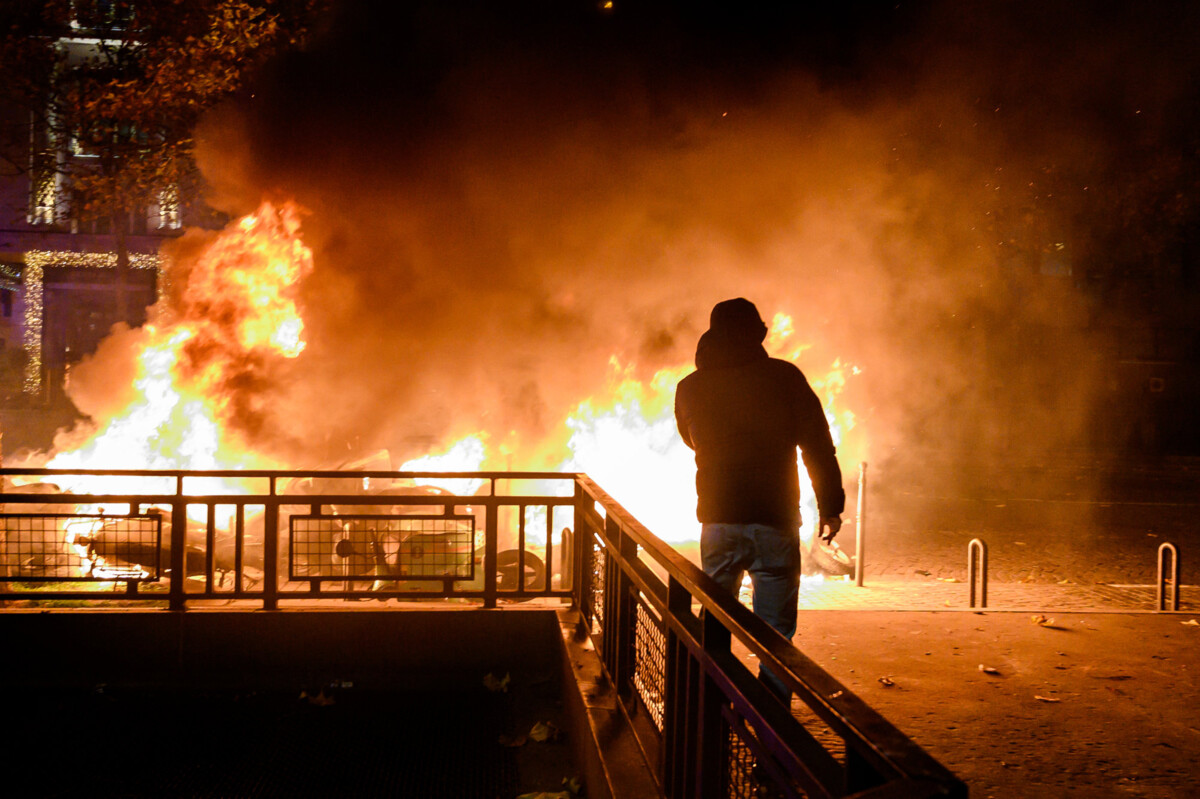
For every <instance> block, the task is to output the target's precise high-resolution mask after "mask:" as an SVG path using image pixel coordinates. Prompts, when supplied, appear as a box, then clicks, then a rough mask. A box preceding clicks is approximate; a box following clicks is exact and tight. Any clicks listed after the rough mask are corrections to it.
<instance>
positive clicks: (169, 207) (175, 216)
mask: <svg viewBox="0 0 1200 799" xmlns="http://www.w3.org/2000/svg"><path fill="white" fill-rule="evenodd" d="M180 225H181V220H180V215H179V187H178V186H171V187H170V188H166V189H163V190H162V191H160V192H159V193H158V226H159V227H160V228H162V229H165V230H178V229H179V227H180Z"/></svg>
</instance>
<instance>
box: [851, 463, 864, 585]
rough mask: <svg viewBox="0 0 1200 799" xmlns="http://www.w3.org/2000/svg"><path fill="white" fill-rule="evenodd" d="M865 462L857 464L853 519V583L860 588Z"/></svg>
mask: <svg viewBox="0 0 1200 799" xmlns="http://www.w3.org/2000/svg"><path fill="white" fill-rule="evenodd" d="M866 540H867V462H866V461H863V462H862V463H860V464H858V515H857V516H856V517H855V521H854V584H855V585H856V586H858V587H859V588H862V584H863V569H864V568H865V566H864V565H863V558H864V557H865V556H866V552H867V544H866Z"/></svg>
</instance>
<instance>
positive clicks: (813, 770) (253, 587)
mask: <svg viewBox="0 0 1200 799" xmlns="http://www.w3.org/2000/svg"><path fill="white" fill-rule="evenodd" d="M434 477H436V478H438V479H439V480H452V481H460V482H461V486H460V487H461V488H463V490H462V491H459V492H457V493H450V492H449V491H447V490H445V489H436V488H429V487H421V486H420V485H418V482H417V481H419V480H421V479H422V478H434ZM0 478H3V485H4V493H3V495H2V496H0V530H2V534H3V539H2V540H0V589H3V590H4V591H5V593H3V594H0V600H5V601H13V600H29V599H34V600H97V599H111V598H114V597H113V594H112V593H104V591H101V590H98V589H104V590H105V591H112V590H113V588H112V587H116V588H117V589H123V590H121V592H120V593H119V594H117V596H116V597H115V598H116V599H118V600H119V601H121V602H127V603H128V602H132V603H143V602H144V603H157V604H158V605H165V606H166V607H168V608H171V609H174V610H179V611H182V610H185V609H186V608H187V607H188V605H189V604H190V603H204V602H208V601H211V600H226V601H228V602H231V603H237V602H241V603H243V604H246V605H247V606H249V607H262V608H265V609H276V608H279V607H280V606H281V603H283V604H289V605H302V604H306V603H309V604H311V603H312V602H313V601H314V600H334V599H340V600H347V601H349V600H361V599H365V598H373V599H393V598H394V599H432V598H439V599H446V598H451V599H458V600H462V601H467V602H471V603H473V604H475V605H477V606H478V605H482V606H483V607H495V606H497V605H498V604H499V603H501V602H508V601H514V602H519V601H525V600H529V599H532V598H535V597H542V598H551V599H558V600H561V601H563V602H566V601H570V602H571V603H572V604H573V605H574V606H575V608H576V609H577V611H578V614H579V616H580V618H581V627H580V630H579V633H580V634H581V635H586V636H589V637H590V638H591V640H592V641H593V643H594V645H595V648H596V651H597V654H598V655H599V656H600V658H601V660H602V661H603V663H604V666H605V669H606V670H607V673H608V676H609V679H610V685H611V688H612V690H613V691H615V693H616V697H617V699H618V700H619V704H620V707H621V708H622V711H623V712H624V713H625V715H626V716H627V717H628V719H629V721H630V727H631V729H632V730H633V732H634V734H635V736H636V738H637V740H638V743H639V745H640V746H641V749H642V752H643V754H644V755H645V757H646V762H647V763H648V764H649V765H650V766H651V767H652V769H653V770H654V772H655V774H656V777H657V779H658V781H659V784H660V787H661V789H662V791H663V794H664V795H665V796H667V797H671V799H682V797H706V798H707V797H754V796H763V795H770V796H784V797H846V796H859V795H861V796H863V797H866V796H871V797H884V796H895V797H899V796H904V797H912V798H914V799H915V798H917V797H934V796H948V797H965V796H966V795H967V790H966V787H965V786H964V785H963V783H962V782H960V781H959V780H957V779H956V778H955V777H954V776H953V775H952V774H951V773H950V772H949V771H947V770H946V769H945V768H944V767H942V766H941V765H940V764H939V763H938V762H937V761H935V760H934V759H933V758H931V757H930V756H929V755H928V754H926V753H925V752H924V751H923V750H922V749H920V748H919V747H918V746H917V745H916V744H915V743H913V742H912V741H911V740H909V739H908V738H907V737H905V736H904V735H903V734H902V733H901V732H900V731H899V730H897V729H896V728H895V727H893V726H892V725H891V724H890V723H888V722H887V721H886V720H885V719H883V718H882V717H881V716H879V714H877V713H876V712H875V711H873V710H872V709H871V708H870V707H868V706H867V705H866V704H864V703H863V702H862V700H860V699H859V698H858V697H856V696H855V695H853V694H852V693H851V692H850V691H848V690H846V689H845V688H844V687H843V686H842V685H841V684H840V683H838V682H837V681H836V680H835V679H834V678H833V677H831V676H830V675H829V674H827V673H826V672H825V671H824V670H822V669H821V668H820V667H819V666H818V665H817V664H816V663H814V662H813V661H811V660H809V659H808V658H806V657H805V656H804V655H803V654H801V653H800V652H798V651H797V650H796V649H795V648H794V647H793V646H792V645H791V644H790V642H788V641H786V640H785V639H783V638H782V637H781V636H780V635H779V634H778V633H777V632H775V631H774V630H773V629H771V628H770V627H769V626H767V625H766V624H765V623H764V622H763V621H762V620H761V619H759V618H758V617H757V616H755V615H754V614H753V613H752V612H750V611H749V610H748V609H747V608H745V607H744V606H742V605H741V604H739V603H738V602H737V601H735V599H734V598H733V597H732V596H729V595H727V594H725V593H723V592H721V590H720V589H719V587H718V586H717V585H716V583H715V582H713V581H712V580H711V579H710V578H709V577H708V576H707V575H705V574H704V573H703V572H702V571H701V570H700V569H699V568H697V567H696V566H695V565H694V564H692V563H691V562H690V561H688V560H686V559H685V558H684V557H682V556H681V555H679V554H678V553H677V552H675V551H674V550H673V549H671V548H670V547H669V546H668V545H667V544H665V543H664V542H662V541H661V540H660V539H658V538H657V537H655V536H654V535H653V534H651V533H650V532H649V531H648V530H647V529H646V528H645V527H643V526H642V525H641V524H640V523H639V522H637V521H636V520H635V519H634V518H633V517H632V516H631V515H630V514H629V513H628V512H627V511H625V509H624V508H622V507H621V505H619V504H618V503H617V502H615V501H614V500H613V499H612V498H611V497H610V496H609V495H608V494H606V493H605V492H604V491H603V490H601V489H600V488H599V487H598V486H597V485H596V484H595V483H594V482H592V481H591V480H590V479H589V478H588V477H586V476H584V475H577V474H564V473H533V472H524V473H505V472H458V473H432V472H421V473H416V472H413V473H396V472H353V473H347V472H299V471H290V472H269V471H261V472H252V471H245V472H228V471H206V472H201V471H187V472H183V471H147V470H122V471H105V472H98V471H91V470H62V469H59V470H15V469H0ZM97 481H103V483H102V484H101V483H98V482H97ZM114 481H115V482H114ZM234 481H236V483H237V485H236V487H235V488H230V487H229V484H230V483H232V482H234ZM472 481H474V482H472ZM469 483H470V485H468V484H469ZM68 486H69V487H70V489H71V490H70V491H67V490H64V488H65V487H68ZM747 653H749V654H753V655H754V656H755V657H756V659H757V661H758V662H759V663H761V664H762V665H763V667H765V668H767V669H769V670H770V671H771V672H773V673H774V674H775V675H777V676H778V677H779V679H780V680H782V681H783V683H784V684H785V685H787V686H788V687H789V688H790V689H791V690H792V691H793V692H794V693H795V694H796V696H798V697H799V699H800V700H801V705H800V706H799V710H794V709H792V708H788V707H785V706H784V705H783V704H782V703H781V702H780V701H779V700H778V699H777V698H776V697H775V695H774V694H772V693H770V692H769V691H768V690H767V688H766V687H765V686H764V685H763V683H762V682H761V681H760V680H759V678H758V677H756V676H755V675H754V674H753V673H752V672H751V671H750V669H749V668H748V667H747V666H746V665H745V662H744V661H745V660H746V658H745V657H744V655H745V654H747Z"/></svg>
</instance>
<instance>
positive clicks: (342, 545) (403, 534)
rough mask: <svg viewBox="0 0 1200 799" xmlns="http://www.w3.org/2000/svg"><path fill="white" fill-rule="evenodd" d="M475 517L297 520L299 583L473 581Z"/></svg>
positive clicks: (292, 560) (292, 567) (294, 572)
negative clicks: (417, 580) (338, 581)
mask: <svg viewBox="0 0 1200 799" xmlns="http://www.w3.org/2000/svg"><path fill="white" fill-rule="evenodd" d="M474 544H475V517H474V516H292V517H291V518H290V519H289V521H288V546H289V550H290V557H289V559H288V562H289V572H290V576H291V578H292V579H294V580H314V579H332V580H345V579H363V580H374V579H377V578H380V577H386V578H388V579H391V580H405V579H423V580H429V579H445V578H450V579H455V580H470V579H472V578H473V577H474V576H475V557H474V552H475V547H474Z"/></svg>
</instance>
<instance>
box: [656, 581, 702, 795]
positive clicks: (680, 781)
mask: <svg viewBox="0 0 1200 799" xmlns="http://www.w3.org/2000/svg"><path fill="white" fill-rule="evenodd" d="M667 613H668V614H669V615H670V616H671V617H673V618H674V619H676V620H682V619H685V618H687V617H689V616H691V615H692V596H691V594H689V593H688V592H687V589H685V588H684V587H683V586H682V585H681V584H680V583H679V581H678V580H677V579H675V578H674V577H668V578H667ZM665 627H666V636H665V638H666V650H667V652H666V673H665V674H664V675H663V681H664V685H663V693H664V697H663V746H662V757H661V760H662V762H661V763H660V764H659V773H660V774H662V785H663V792H664V793H666V795H667V796H669V797H682V796H686V794H685V786H686V785H687V782H688V779H687V778H688V773H689V772H688V764H689V763H690V762H691V755H692V739H691V736H689V735H688V731H689V730H690V729H691V727H692V726H693V725H692V724H691V720H692V719H694V718H695V716H694V709H695V702H694V699H693V691H692V690H691V683H690V681H689V680H688V663H689V661H690V660H691V658H690V656H689V655H688V650H687V646H686V645H685V644H684V642H683V641H682V640H680V637H679V635H678V633H676V632H675V626H674V625H673V624H671V623H670V622H668V623H667V624H666V625H665Z"/></svg>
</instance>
